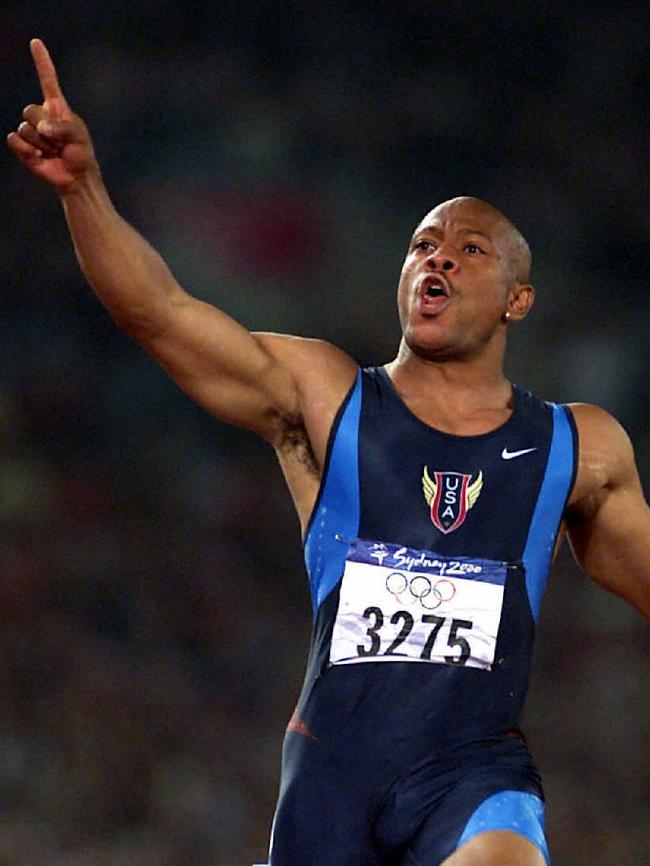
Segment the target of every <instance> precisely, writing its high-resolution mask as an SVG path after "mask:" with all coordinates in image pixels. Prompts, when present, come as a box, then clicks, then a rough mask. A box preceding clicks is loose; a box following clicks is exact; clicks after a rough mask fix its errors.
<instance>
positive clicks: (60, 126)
mask: <svg viewBox="0 0 650 866" xmlns="http://www.w3.org/2000/svg"><path fill="white" fill-rule="evenodd" d="M36 130H37V132H39V133H40V134H41V135H42V136H43V137H44V138H48V139H50V141H55V142H59V143H60V144H67V143H69V142H72V141H82V140H83V136H82V135H81V130H80V129H79V128H78V124H75V123H73V122H71V121H70V120H57V119H55V118H53V117H52V116H50V115H45V117H42V118H41V120H39V121H38V123H37V124H36Z"/></svg>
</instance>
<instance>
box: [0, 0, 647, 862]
mask: <svg viewBox="0 0 650 866" xmlns="http://www.w3.org/2000/svg"><path fill="white" fill-rule="evenodd" d="M404 6H405V7H406V8H400V4H395V3H392V4H389V3H382V2H380V3H373V4H372V5H371V4H363V3H360V4H359V3H356V4H345V3H340V2H333V3H327V2H325V3H323V2H320V3H306V4H305V3H268V2H266V3H265V2H252V0H240V2H239V3H237V4H236V5H235V4H225V5H223V4H221V5H219V4H213V3H207V2H188V3H186V4H178V3H172V2H154V0H143V2H135V3H133V2H132V3H126V2H121V0H117V2H115V0H114V2H111V3H104V2H97V3H70V2H62V3H57V4H50V3H46V2H5V3H4V4H3V6H2V9H1V10H0V64H1V67H0V68H1V69H2V80H3V87H2V90H1V91H0V112H1V116H2V119H3V123H4V126H5V129H6V131H9V130H10V129H11V128H14V127H15V125H16V122H17V117H18V114H19V112H20V110H21V109H22V107H23V106H24V105H25V104H26V103H27V102H29V101H30V100H31V101H37V100H38V96H39V94H38V89H37V84H36V78H35V75H34V74H33V71H32V67H31V64H30V60H29V55H28V52H27V42H28V39H29V37H31V36H33V35H38V36H41V37H42V38H44V39H45V41H46V42H47V43H48V45H49V47H50V49H51V51H52V53H53V56H54V59H55V62H56V63H57V65H58V68H59V72H60V75H61V80H62V85H63V88H64V91H65V92H66V94H67V96H68V99H69V101H70V102H71V104H72V105H73V106H74V107H75V108H76V109H77V110H78V111H79V113H81V114H82V116H83V117H85V119H86V120H87V122H88V123H89V126H90V128H91V131H92V133H93V136H94V139H95V144H96V148H97V151H98V154H99V157H100V161H101V164H102V166H103V171H104V175H105V178H106V181H107V183H108V186H109V189H110V190H111V191H112V193H113V196H114V199H115V201H116V203H117V205H118V207H119V208H120V209H121V211H122V212H123V213H124V214H125V216H127V218H129V219H130V220H132V221H133V222H134V223H135V224H136V225H137V226H138V227H139V228H140V230H141V231H142V232H143V233H144V234H145V236H146V237H148V239H149V240H150V241H152V242H153V243H154V245H155V246H157V247H158V248H159V249H160V250H161V251H162V253H163V254H164V256H165V257H166V259H167V261H168V262H169V263H170V265H171V266H172V269H173V270H174V271H175V273H176V275H177V277H178V278H179V280H180V281H181V283H182V284H183V285H184V286H185V287H186V288H188V289H189V290H190V291H192V292H193V293H195V294H197V295H199V296H201V297H203V298H205V299H207V300H213V301H214V302H216V303H218V304H219V305H220V306H222V307H223V308H224V309H226V310H227V311H228V312H230V313H231V314H232V315H234V316H235V317H236V318H238V319H240V320H241V321H242V322H243V323H245V324H246V325H247V326H249V327H251V328H253V329H259V330H280V331H284V332H290V333H298V334H302V335H310V336H319V337H324V338H326V339H330V340H332V341H333V342H335V343H337V344H338V345H340V346H342V347H344V348H345V349H347V350H348V351H349V352H350V353H351V354H352V355H353V356H354V357H356V358H357V359H358V360H359V361H360V362H363V363H383V362H384V361H386V360H389V359H390V358H391V357H392V356H393V352H394V350H395V348H396V346H397V341H398V336H399V331H398V322H397V317H396V313H395V305H394V288H395V285H396V281H397V276H398V272H399V267H400V264H401V258H402V256H403V253H404V250H405V247H406V243H407V239H408V236H409V234H410V232H411V231H412V229H413V227H414V226H415V224H416V222H417V221H418V220H419V218H420V217H421V216H422V215H423V213H424V212H426V210H427V209H428V208H429V207H430V206H432V205H433V204H435V203H436V202H438V201H439V200H442V199H444V198H448V197H451V196H453V195H456V194H473V195H478V196H481V197H483V198H485V199H487V200H488V201H491V202H493V203H494V204H496V205H497V206H499V207H501V208H502V209H503V210H504V211H505V212H506V213H507V214H508V215H510V216H511V217H512V218H513V220H514V221H515V222H516V223H517V224H518V225H519V226H520V228H521V229H522V231H523V232H524V234H526V235H527V237H528V238H529V240H530V242H531V245H532V248H533V252H534V257H535V268H534V278H535V279H534V282H535V283H536V285H537V288H538V303H537V306H536V308H535V310H534V312H533V314H532V316H531V318H530V319H529V321H528V322H527V323H525V324H524V325H523V326H521V327H520V328H518V329H515V330H514V333H513V334H512V348H511V355H510V362H509V367H508V370H509V373H510V375H511V377H512V378H514V379H515V380H516V381H518V382H519V383H520V384H522V385H524V386H526V387H528V388H530V389H531V390H535V391H537V392H538V393H541V394H542V395H543V396H545V397H547V398H549V399H554V400H560V401H561V400H584V401H593V402H597V403H599V404H601V405H603V406H605V407H606V408H608V409H609V410H610V411H612V412H614V414H616V415H617V417H618V418H619V419H620V420H621V421H622V422H623V424H624V425H625V426H626V428H627V429H628V431H629V432H630V434H631V435H632V437H633V439H634V441H635V444H636V450H637V458H638V463H639V467H640V471H641V474H642V478H643V479H644V480H645V484H646V489H647V485H648V482H649V481H650V426H649V425H648V422H647V417H648V412H647V405H648V398H647V388H648V384H647V383H648V373H649V372H650V348H649V346H650V341H649V340H648V332H649V330H650V294H649V293H648V288H647V284H648V275H649V264H648V257H647V249H648V243H649V241H650V216H649V215H650V210H649V208H648V204H647V196H648V189H649V181H650V157H649V153H650V150H649V148H648V144H649V141H648V128H647V124H645V115H646V113H647V112H645V111H644V110H643V108H642V105H643V104H644V103H645V102H646V101H647V96H648V85H647V79H648V71H649V67H648V57H650V35H649V27H648V25H647V21H648V18H647V9H646V7H645V4H625V3H624V4H622V5H619V4H607V5H605V4H602V6H599V5H598V4H596V3H594V4H584V5H583V4H564V3H559V2H549V3H545V4H539V3H525V2H524V3H514V2H513V3H506V4H498V3H486V2H475V3H469V4H467V3H465V4H460V3H459V4H455V3H448V4H445V6H444V11H441V10H440V9H437V8H436V7H435V6H434V5H433V4H424V3H421V2H412V3H409V4H404ZM637 13H640V14H637ZM644 16H645V22H646V23H645V25H644V23H643V22H644ZM0 178H1V183H2V204H1V209H0V226H1V229H0V273H1V276H2V317H1V322H2V333H3V339H2V342H1V343H0V361H1V364H0V370H1V372H0V441H1V445H2V447H1V451H0V467H1V469H0V526H1V528H2V539H3V540H2V546H1V547H0V619H1V622H0V646H1V651H0V693H1V699H0V800H1V802H2V813H1V817H0V864H1V866H5V864H6V866H127V864H129V866H130V864H136V863H137V864H138V866H241V864H250V863H252V862H254V861H255V862H262V861H263V859H264V856H265V850H266V845H267V836H268V832H269V827H270V821H271V816H272V810H273V804H274V800H275V796H276V791H277V779H278V772H279V759H280V744H281V738H282V735H283V730H284V726H285V724H286V722H287V720H288V718H289V716H290V714H291V710H292V707H293V701H294V700H295V698H296V696H297V692H298V688H299V685H300V681H301V677H302V672H303V665H304V661H305V657H306V652H307V646H308V640H309V623H310V613H309V600H308V595H307V582H306V579H305V577H304V573H303V570H302V562H301V548H300V543H299V537H298V524H297V521H296V519H295V517H294V515H293V512H292V508H291V504H290V501H289V497H288V494H286V492H285V490H284V487H283V484H282V479H281V473H280V471H279V468H278V467H277V465H276V463H275V460H274V457H273V455H272V453H271V451H270V450H269V449H268V448H266V447H265V446H264V445H263V444H261V443H258V442H257V440H256V439H255V438H254V437H253V436H251V435H249V434H247V433H242V432H240V431H236V430H231V429H229V428H227V427H225V426H223V425H221V424H218V423H217V422H215V421H213V420H212V419H210V418H208V417H207V416H206V415H204V414H203V413H201V412H200V411H199V410H198V409H196V408H195V407H194V406H193V405H192V404H191V403H190V401H189V400H188V399H187V398H185V397H184V396H183V395H182V394H181V393H180V392H179V391H178V390H177V389H176V388H175V386H174V385H172V384H171V383H169V382H168V380H167V379H166V377H165V375H164V373H163V372H161V371H159V370H158V368H157V367H156V366H155V365H154V364H153V362H152V361H151V360H150V359H149V358H148V357H147V356H146V355H145V354H144V353H143V352H142V351H141V350H140V349H139V348H138V347H136V346H134V345H133V344H132V343H131V342H130V341H129V340H128V339H126V338H125V337H124V336H122V335H121V334H120V333H119V332H117V331H116V329H115V327H114V326H113V323H112V322H111V321H110V319H109V318H108V316H107V315H106V314H105V313H104V312H103V310H102V309H101V308H100V307H99V305H98V304H97V303H96V302H95V300H94V299H93V298H92V296H91V295H90V293H89V291H88V290H87V288H86V287H85V284H84V281H83V279H82V277H81V276H80V274H79V272H78V269H77V266H76V262H75V260H74V255H73V253H72V251H71V247H70V244H69V242H68V240H67V234H66V231H65V227H64V221H63V217H62V215H61V213H60V207H59V205H58V203H57V201H56V199H55V196H53V195H52V194H51V192H50V191H49V190H47V189H45V188H43V187H41V186H40V185H39V184H38V183H37V182H36V181H35V180H33V179H32V178H31V177H29V176H28V175H27V173H26V172H24V171H23V170H22V168H21V167H20V166H19V165H18V164H17V163H14V161H12V159H11V157H10V156H9V154H7V155H6V157H5V159H4V160H3V161H2V163H1V165H0ZM389 494H390V491H387V495H389ZM506 507H507V504H504V509H506ZM621 519H622V520H624V519H625V515H624V514H622V515H621ZM538 640H539V644H538V652H537V657H536V675H535V678H534V684H533V688H532V691H531V695H530V697H529V704H528V711H527V715H526V724H525V730H526V732H527V735H528V738H529V742H530V745H531V748H532V750H533V753H534V754H535V756H536V758H537V759H538V762H539V764H540V766H541V770H542V773H543V776H544V778H545V783H546V789H547V795H548V797H549V800H550V804H549V811H548V827H549V835H550V843H551V850H552V852H553V853H554V856H555V863H556V864H558V866H586V864H588V866H611V864H614V863H616V864H617V866H642V864H645V863H647V862H648V859H647V858H648V851H650V737H649V735H648V730H649V721H650V697H649V690H648V682H649V681H650V640H649V635H648V629H647V625H646V624H645V623H644V622H643V621H642V620H641V619H640V617H638V616H637V615H636V614H635V613H634V612H633V611H631V610H629V609H628V608H627V607H626V605H624V604H623V603H622V602H619V601H618V600H617V599H614V598H612V597H610V596H607V595H605V594H604V593H602V592H601V591H599V590H597V589H596V588H594V587H592V586H591V585H590V584H588V582H587V581H586V579H584V578H583V577H582V576H581V575H580V574H579V573H578V572H577V570H576V569H575V567H573V566H572V565H571V563H570V561H569V556H568V554H567V553H566V552H564V553H563V554H562V555H561V557H560V561H559V564H558V565H557V566H556V569H555V572H554V574H553V576H552V580H551V585H550V588H549V592H548V594H547V598H546V602H545V605H544V607H543V613H542V617H541V626H540V637H539V639H538ZM333 831H334V832H335V831H336V828H333Z"/></svg>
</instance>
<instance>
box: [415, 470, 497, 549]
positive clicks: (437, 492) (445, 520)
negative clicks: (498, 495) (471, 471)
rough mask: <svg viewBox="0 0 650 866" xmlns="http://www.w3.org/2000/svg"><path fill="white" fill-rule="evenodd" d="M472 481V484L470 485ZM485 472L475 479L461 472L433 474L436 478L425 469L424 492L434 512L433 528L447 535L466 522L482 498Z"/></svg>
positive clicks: (432, 515)
mask: <svg viewBox="0 0 650 866" xmlns="http://www.w3.org/2000/svg"><path fill="white" fill-rule="evenodd" d="M470 481H471V484H470ZM482 488H483V473H482V472H480V471H479V473H478V475H477V476H476V478H475V480H474V481H472V476H471V475H464V474H463V473H462V472H434V473H433V478H431V476H430V475H429V470H428V469H427V467H426V466H425V467H424V473H423V475H422V491H423V493H424V498H425V499H426V502H427V505H428V506H429V507H430V509H431V520H432V522H433V525H434V526H435V527H436V528H437V529H439V530H440V531H441V532H444V533H445V535H447V534H448V533H449V532H453V531H454V530H455V529H458V527H459V526H462V524H463V523H464V522H465V518H466V517H467V512H468V511H469V509H470V508H471V507H472V506H473V505H474V503H475V502H476V500H477V499H478V498H479V496H480V495H481V490H482Z"/></svg>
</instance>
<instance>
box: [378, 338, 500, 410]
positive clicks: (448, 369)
mask: <svg viewBox="0 0 650 866" xmlns="http://www.w3.org/2000/svg"><path fill="white" fill-rule="evenodd" d="M491 356H492V357H491ZM386 369H387V371H388V374H389V375H390V377H391V379H392V380H393V382H394V383H395V385H396V386H397V388H398V389H399V390H400V391H402V392H410V393H413V394H414V395H415V394H418V395H422V396H425V395H428V396H430V397H434V396H435V398H439V399H440V400H441V401H443V400H444V401H445V402H446V403H447V405H448V406H461V405H464V406H466V407H468V408H470V407H478V406H485V405H486V404H491V405H494V404H505V403H507V402H508V401H509V399H510V395H511V388H510V383H509V382H508V380H507V379H506V377H505V374H504V372H503V353H502V352H501V353H489V355H487V356H486V355H485V354H484V353H483V354H481V355H477V356H476V357H473V358H462V359H446V360H432V359H427V358H423V357H421V356H420V355H417V354H415V352H413V350H412V349H411V348H410V347H409V346H408V345H407V343H406V341H405V340H404V339H402V342H401V343H400V347H399V351H398V353H397V357H396V358H395V360H394V361H391V362H390V363H389V364H387V365H386ZM436 402H437V400H436Z"/></svg>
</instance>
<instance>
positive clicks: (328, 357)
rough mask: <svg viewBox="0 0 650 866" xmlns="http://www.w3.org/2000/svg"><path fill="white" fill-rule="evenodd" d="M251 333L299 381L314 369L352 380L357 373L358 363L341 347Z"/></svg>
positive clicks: (277, 335) (319, 341)
mask: <svg viewBox="0 0 650 866" xmlns="http://www.w3.org/2000/svg"><path fill="white" fill-rule="evenodd" d="M253 336H254V337H255V339H256V340H257V341H258V342H259V343H260V344H261V345H262V346H263V348H264V349H265V350H266V351H267V352H268V354H269V355H272V356H273V357H274V358H275V359H276V360H277V361H279V362H280V363H282V364H283V366H285V367H287V368H288V369H289V370H290V371H291V372H292V373H293V374H294V375H295V377H296V379H297V380H298V381H300V380H302V379H304V378H309V377H310V374H313V373H314V372H317V373H318V374H320V375H322V374H323V373H325V374H329V375H330V376H333V377H335V378H343V379H346V380H352V379H353V378H354V376H355V375H356V372H357V369H358V365H357V363H356V362H355V361H354V360H353V359H352V358H351V357H350V355H348V353H347V352H344V351H343V349H339V348H338V346H334V345H333V344H332V343H328V342H327V341H326V340H316V339H312V338H309V337H294V336H292V335H290V334H272V333H267V332H261V331H258V332H256V333H254V334H253Z"/></svg>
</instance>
